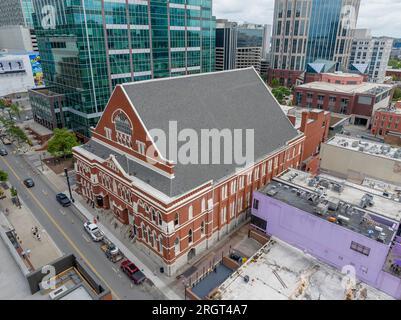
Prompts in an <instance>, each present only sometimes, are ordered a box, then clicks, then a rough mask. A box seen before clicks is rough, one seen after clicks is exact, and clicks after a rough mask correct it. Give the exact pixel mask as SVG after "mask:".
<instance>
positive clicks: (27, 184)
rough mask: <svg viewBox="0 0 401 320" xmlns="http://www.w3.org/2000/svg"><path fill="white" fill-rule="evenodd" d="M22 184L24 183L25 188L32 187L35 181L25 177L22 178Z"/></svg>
mask: <svg viewBox="0 0 401 320" xmlns="http://www.w3.org/2000/svg"><path fill="white" fill-rule="evenodd" d="M24 185H25V186H26V187H27V188H32V187H34V186H35V182H34V181H33V180H32V179H31V178H28V179H25V180H24Z"/></svg>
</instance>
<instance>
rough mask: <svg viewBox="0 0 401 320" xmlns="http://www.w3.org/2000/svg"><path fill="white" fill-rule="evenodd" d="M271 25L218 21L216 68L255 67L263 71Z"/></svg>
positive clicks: (268, 46) (219, 69) (220, 69)
mask: <svg viewBox="0 0 401 320" xmlns="http://www.w3.org/2000/svg"><path fill="white" fill-rule="evenodd" d="M270 33H271V26H269V25H257V24H250V23H245V24H242V25H239V24H237V23H236V22H230V21H228V20H217V23H216V70H218V71H222V70H231V69H241V68H249V67H254V68H255V69H256V70H258V71H259V72H261V68H262V60H265V59H266V58H267V54H268V51H269V48H270V42H269V41H270Z"/></svg>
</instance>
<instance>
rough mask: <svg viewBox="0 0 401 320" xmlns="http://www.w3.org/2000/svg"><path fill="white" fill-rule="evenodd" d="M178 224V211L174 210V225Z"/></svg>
mask: <svg viewBox="0 0 401 320" xmlns="http://www.w3.org/2000/svg"><path fill="white" fill-rule="evenodd" d="M179 224H180V218H179V215H178V212H176V213H175V216H174V226H175V227H176V226H178V225H179Z"/></svg>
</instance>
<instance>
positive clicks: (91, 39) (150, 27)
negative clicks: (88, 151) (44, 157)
mask: <svg viewBox="0 0 401 320" xmlns="http://www.w3.org/2000/svg"><path fill="white" fill-rule="evenodd" d="M33 3H34V8H35V12H36V14H34V25H35V31H36V34H37V38H38V46H39V50H40V52H41V58H42V66H43V72H44V77H45V81H46V85H47V86H48V88H47V89H46V90H40V91H39V90H37V91H35V90H33V91H32V92H31V93H30V95H31V102H32V110H33V114H34V118H35V120H36V121H37V122H39V123H41V124H43V125H45V126H46V127H48V128H50V129H54V128H56V127H62V126H66V127H68V128H71V129H73V130H74V131H76V132H77V133H79V134H80V135H82V136H88V135H89V128H90V127H91V126H95V125H96V124H97V121H98V119H99V117H100V116H101V114H102V112H103V110H104V107H105V106H106V104H107V101H108V99H109V97H110V94H111V92H112V90H113V89H114V87H115V86H116V85H117V84H119V83H124V82H131V81H141V80H148V79H154V78H162V77H170V76H178V75H186V74H193V73H201V72H211V71H214V69H215V65H214V61H215V58H214V57H215V49H214V47H215V18H214V17H213V16H212V0H33Z"/></svg>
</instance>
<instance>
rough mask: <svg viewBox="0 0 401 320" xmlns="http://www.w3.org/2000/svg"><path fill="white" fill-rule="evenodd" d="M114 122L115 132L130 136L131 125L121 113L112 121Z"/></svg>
mask: <svg viewBox="0 0 401 320" xmlns="http://www.w3.org/2000/svg"><path fill="white" fill-rule="evenodd" d="M114 122H115V126H116V130H117V131H119V132H122V133H124V134H127V135H129V136H130V135H132V127H131V123H130V121H129V120H128V118H127V116H126V115H125V114H124V113H123V112H120V113H119V114H118V115H117V117H116V118H115V119H114Z"/></svg>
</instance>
